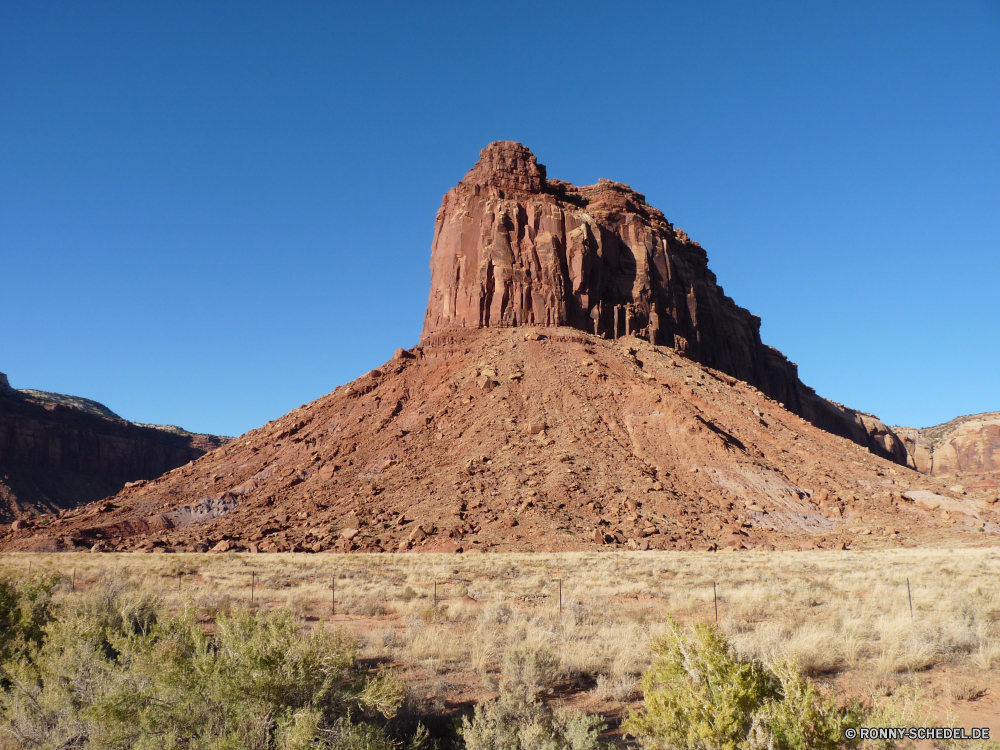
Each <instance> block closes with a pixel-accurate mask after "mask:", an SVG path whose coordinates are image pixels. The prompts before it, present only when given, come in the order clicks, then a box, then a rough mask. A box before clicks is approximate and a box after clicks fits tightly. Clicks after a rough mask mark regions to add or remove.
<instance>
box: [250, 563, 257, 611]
mask: <svg viewBox="0 0 1000 750" xmlns="http://www.w3.org/2000/svg"><path fill="white" fill-rule="evenodd" d="M256 581H257V571H255V570H251V571H250V603H251V604H253V585H254V583H256Z"/></svg>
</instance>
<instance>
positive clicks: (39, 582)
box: [0, 575, 57, 679]
mask: <svg viewBox="0 0 1000 750" xmlns="http://www.w3.org/2000/svg"><path fill="white" fill-rule="evenodd" d="M56 582H57V578H55V577H46V576H42V575H36V576H32V577H31V578H30V579H29V580H26V581H21V580H18V579H15V578H11V577H8V576H0V664H4V663H6V662H7V661H9V660H11V659H12V658H14V657H16V656H19V655H20V654H23V653H25V652H26V651H28V650H29V649H31V648H37V647H39V646H41V644H42V640H43V638H44V634H45V626H46V625H48V624H49V623H50V622H51V621H52V617H53V613H52V589H54V588H55V586H56ZM0 679H2V675H0Z"/></svg>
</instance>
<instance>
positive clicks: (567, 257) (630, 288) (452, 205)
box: [423, 141, 907, 465]
mask: <svg viewBox="0 0 1000 750" xmlns="http://www.w3.org/2000/svg"><path fill="white" fill-rule="evenodd" d="M525 325H541V326H571V327H573V328H577V329H579V330H581V331H586V332H588V333H594V334H597V335H599V336H603V337H605V338H610V339H616V338H620V337H623V336H630V335H631V336H639V337H642V338H645V339H647V340H649V341H650V342H652V343H654V344H659V345H665V346H669V347H671V348H673V349H675V350H676V351H678V352H680V353H682V354H684V355H685V356H687V357H689V358H691V359H693V360H696V361H698V362H701V363H703V364H705V365H707V366H709V367H712V368H714V369H717V370H721V371H722V372H725V373H727V374H729V375H732V376H733V377H736V378H739V379H740V380H743V381H745V382H747V383H750V384H752V385H754V386H755V387H757V388H760V389H761V390H762V391H763V392H764V393H766V394H768V395H769V396H771V397H772V398H774V399H776V400H778V401H779V402H781V403H783V404H785V406H786V407H787V408H789V409H790V410H792V411H793V412H795V413H796V414H800V415H802V416H803V417H805V418H806V419H808V420H809V421H810V422H812V423H813V424H815V425H817V426H819V427H821V428H822V429H825V430H828V431H830V432H833V433H835V434H837V435H841V436H843V437H847V438H849V439H851V440H853V441H854V442H856V443H858V444H860V445H864V446H866V447H868V448H869V449H870V450H871V451H872V452H873V453H876V454H878V455H881V456H885V457H888V458H891V459H892V460H894V461H896V462H897V463H900V464H904V465H905V464H906V463H907V454H906V451H905V449H904V448H903V446H902V443H901V442H900V440H899V439H898V437H897V436H896V435H894V434H893V433H892V431H891V430H890V429H889V428H888V427H886V425H884V424H883V423H882V422H881V421H879V420H878V419H877V418H875V417H872V416H870V415H863V414H860V413H858V412H855V411H853V410H851V409H847V408H845V407H842V406H839V405H834V404H831V403H830V402H828V401H826V400H825V399H822V398H819V397H818V396H817V395H816V393H815V392H814V391H813V390H812V389H810V388H807V387H806V386H805V385H803V384H802V382H801V381H800V380H799V378H798V368H797V366H796V365H795V364H794V363H792V362H789V361H788V360H787V359H785V357H784V356H782V354H781V353H780V352H779V351H777V350H776V349H773V348H772V347H769V346H765V345H764V344H763V343H762V342H761V339H760V318H758V317H757V316H755V315H751V314H750V312H748V311H747V310H745V309H743V308H742V307H739V306H737V305H736V304H735V303H734V302H733V300H732V299H730V298H729V297H727V296H726V295H725V294H724V292H723V289H722V287H721V286H719V285H718V284H717V283H716V277H715V274H713V273H712V272H711V271H710V270H709V269H708V256H707V255H706V253H705V250H704V249H703V248H702V247H701V246H700V245H699V244H698V243H697V242H694V241H692V240H691V239H689V238H688V236H687V234H685V233H684V232H683V231H682V230H680V229H677V228H675V227H674V226H673V224H671V223H670V222H668V221H667V219H666V217H665V216H664V215H663V213H662V212H660V211H659V210H657V209H655V208H653V207H652V206H650V205H648V204H647V203H646V199H645V197H644V196H643V195H642V194H641V193H638V192H636V191H635V190H633V189H632V188H630V187H629V186H628V185H623V184H621V183H618V182H612V181H610V180H604V179H602V180H600V181H599V182H598V183H597V184H596V185H588V186H585V187H576V186H574V185H571V184H569V183H567V182H561V181H558V180H548V179H547V178H546V173H545V167H544V166H542V165H540V164H538V162H537V160H536V159H535V157H534V155H533V154H532V153H531V152H530V151H529V150H528V149H527V148H525V147H524V146H522V145H521V144H520V143H514V142H511V141H498V142H495V143H492V144H490V145H489V146H487V147H486V148H485V149H483V151H482V152H481V153H480V160H479V162H478V163H477V164H476V166H475V167H473V168H472V170H470V171H469V173H468V174H467V175H466V176H465V179H464V180H462V182H460V183H459V184H458V185H457V186H456V187H455V188H453V189H452V190H450V191H448V193H447V194H446V195H445V197H444V200H443V201H442V204H441V209H440V210H439V211H438V214H437V220H436V223H435V228H434V241H433V245H432V250H431V290H430V298H429V301H428V305H427V313H426V315H425V317H424V328H423V336H424V337H425V338H426V337H427V336H429V335H431V334H434V333H438V332H442V331H447V330H450V329H455V328H491V327H508V326H525Z"/></svg>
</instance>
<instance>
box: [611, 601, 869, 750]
mask: <svg viewBox="0 0 1000 750" xmlns="http://www.w3.org/2000/svg"><path fill="white" fill-rule="evenodd" d="M653 653H654V656H655V658H654V662H653V665H652V666H651V667H650V668H649V670H648V671H647V672H646V674H645V675H644V676H643V680H642V688H643V693H644V697H645V704H646V705H645V710H644V711H643V712H641V713H635V712H633V713H631V714H630V716H629V717H628V719H627V720H626V722H625V724H624V728H625V730H626V731H627V732H629V733H630V734H633V735H635V737H637V738H638V739H639V742H640V743H641V745H642V746H643V747H646V748H656V749H662V750H667V748H670V749H671V750H673V749H674V748H684V749H685V750H757V749H758V748H761V749H763V748H767V749H768V750H834V749H835V748H844V747H852V746H855V745H856V742H854V743H852V742H848V741H847V740H846V739H845V737H844V732H845V730H846V729H847V728H848V727H854V728H858V727H860V726H861V724H862V722H863V719H864V717H865V713H864V709H863V708H862V706H861V705H860V704H858V703H857V702H852V703H851V704H849V705H847V706H843V707H838V706H837V704H836V702H835V701H834V700H833V699H827V698H823V697H822V696H821V695H820V694H819V692H818V691H817V690H816V688H815V687H814V686H813V685H812V684H811V683H810V682H809V681H808V680H807V679H806V678H805V677H804V676H803V675H802V674H801V672H800V671H799V670H798V669H797V668H795V667H794V666H792V665H788V664H783V665H778V666H775V667H770V668H769V667H767V666H765V665H764V664H762V663H760V662H758V661H752V660H744V659H740V658H739V657H737V656H736V654H734V652H733V650H732V649H731V648H730V646H729V644H728V642H727V641H726V640H725V638H724V637H723V636H722V635H721V634H720V633H719V631H718V629H717V628H715V627H713V626H711V625H708V624H701V625H697V626H695V627H694V628H693V630H689V631H684V630H682V629H681V628H679V627H678V626H677V624H676V623H674V622H673V621H670V623H669V632H668V634H667V636H666V637H665V638H663V639H662V640H661V641H659V642H658V643H657V644H656V645H655V646H654V647H653Z"/></svg>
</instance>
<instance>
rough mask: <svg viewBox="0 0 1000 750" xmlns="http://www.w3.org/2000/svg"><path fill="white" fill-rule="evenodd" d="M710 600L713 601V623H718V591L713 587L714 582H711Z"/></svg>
mask: <svg viewBox="0 0 1000 750" xmlns="http://www.w3.org/2000/svg"><path fill="white" fill-rule="evenodd" d="M712 598H713V599H715V621H716V622H718V621H719V590H718V589H717V588H716V586H715V581H712Z"/></svg>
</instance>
